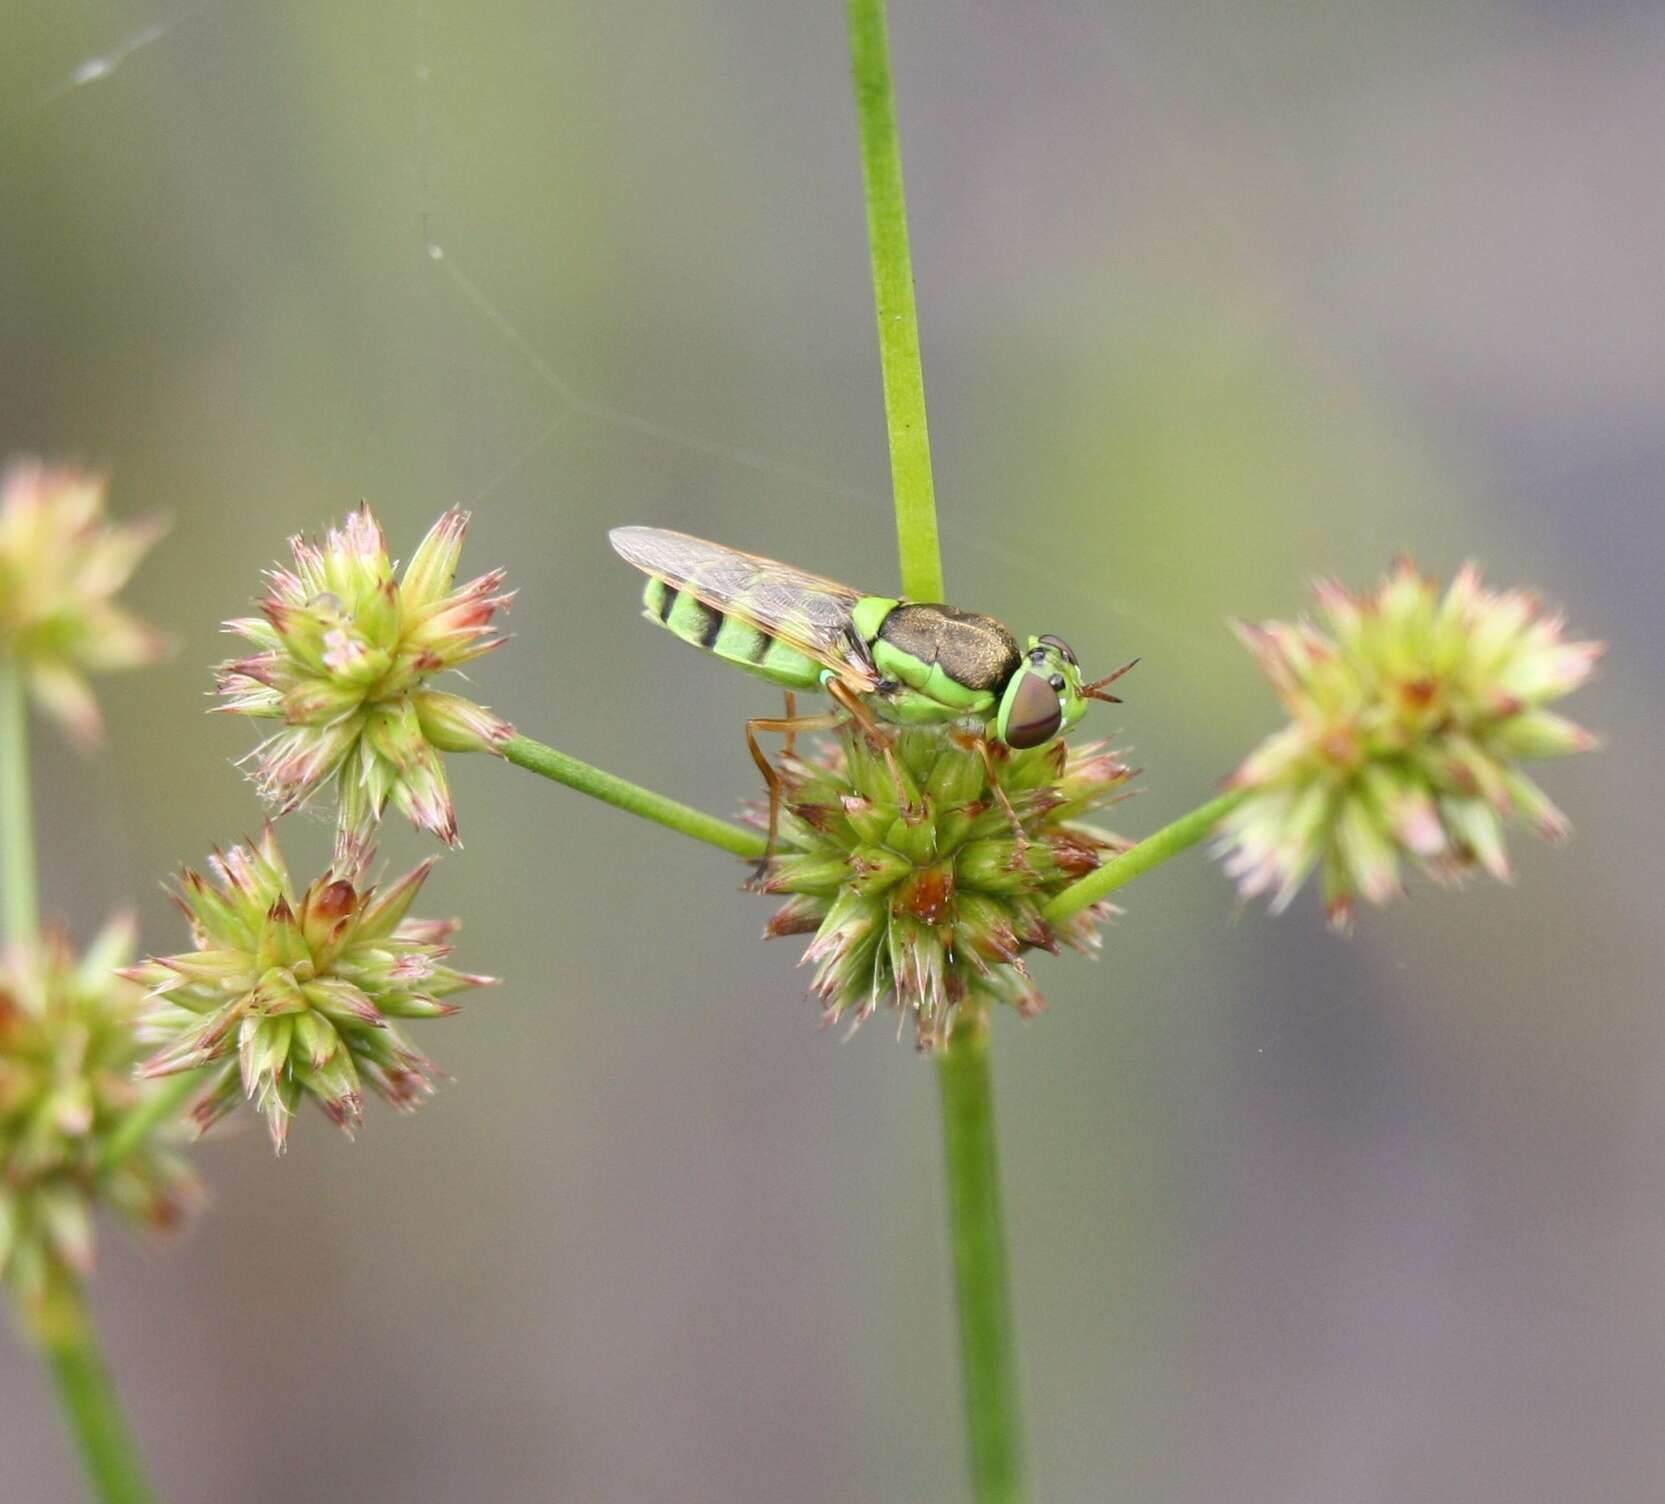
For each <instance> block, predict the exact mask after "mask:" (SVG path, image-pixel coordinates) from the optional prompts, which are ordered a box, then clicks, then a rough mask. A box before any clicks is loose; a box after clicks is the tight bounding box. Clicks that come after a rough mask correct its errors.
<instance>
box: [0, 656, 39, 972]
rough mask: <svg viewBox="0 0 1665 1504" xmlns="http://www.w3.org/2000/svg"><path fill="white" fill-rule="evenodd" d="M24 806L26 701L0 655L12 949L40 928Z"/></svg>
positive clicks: (19, 670) (0, 779) (2, 803)
mask: <svg viewBox="0 0 1665 1504" xmlns="http://www.w3.org/2000/svg"><path fill="white" fill-rule="evenodd" d="M35 884H36V878H35V820H34V811H33V810H32V809H31V807H30V803H29V702H28V696H27V694H26V693H25V689H24V683H23V666H22V665H21V664H20V663H19V662H18V661H17V659H15V658H12V657H0V905H3V906H0V920H3V923H4V929H5V936H6V939H7V940H8V941H9V942H10V943H11V944H13V945H17V944H21V943H23V942H25V941H28V940H30V939H33V937H34V935H35V932H36V930H37V929H38V928H39V927H40V909H39V901H38V899H37V898H36V886H35Z"/></svg>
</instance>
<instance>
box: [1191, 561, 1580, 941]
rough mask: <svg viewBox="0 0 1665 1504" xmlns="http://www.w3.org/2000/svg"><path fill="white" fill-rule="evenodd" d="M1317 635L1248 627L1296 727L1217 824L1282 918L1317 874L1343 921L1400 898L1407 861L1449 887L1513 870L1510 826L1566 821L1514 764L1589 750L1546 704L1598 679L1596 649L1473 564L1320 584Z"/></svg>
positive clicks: (1285, 626) (1251, 762) (1251, 773)
mask: <svg viewBox="0 0 1665 1504" xmlns="http://www.w3.org/2000/svg"><path fill="white" fill-rule="evenodd" d="M1316 594H1317V598H1318V608H1319V615H1320V618H1321V623H1314V622H1309V621H1301V622H1297V623H1288V622H1278V621H1270V622H1265V623H1263V624H1261V625H1259V626H1256V625H1252V624H1250V623H1247V622H1244V623H1239V624H1238V625H1237V632H1238V635H1239V636H1240V637H1241V638H1242V640H1243V642H1244V643H1245V645H1246V646H1247V647H1248V648H1249V650H1250V652H1252V653H1253V654H1254V656H1255V659H1256V661H1257V662H1258V663H1259V664H1260V666H1261V668H1262V670H1263V671H1264V672H1265V674H1266V676H1267V678H1269V679H1270V680H1271V682H1272V687H1273V688H1274V689H1275V690H1276V691H1277V694H1278V698H1279V699H1280V700H1282V701H1283V704H1284V708H1285V709H1286V710H1287V711H1288V712H1289V717H1290V721H1289V724H1288V725H1287V726H1286V727H1284V729H1283V730H1281V731H1278V732H1276V733H1274V734H1273V735H1272V736H1270V737H1268V738H1267V739H1266V740H1265V741H1264V742H1262V743H1261V745H1260V746H1259V747H1258V748H1257V749H1256V750H1255V751H1254V752H1253V753H1251V754H1250V756H1249V757H1248V759H1247V760H1246V761H1245V762H1244V763H1243V764H1242V766H1241V767H1239V768H1238V770H1237V772H1236V773H1235V774H1234V775H1233V777H1232V783H1233V785H1234V786H1236V787H1238V788H1242V789H1246V790H1248V791H1249V793H1248V797H1247V798H1246V799H1245V800H1244V801H1243V803H1242V804H1240V805H1239V806H1238V807H1237V808H1236V809H1235V810H1234V811H1233V812H1232V813H1231V814H1230V815H1229V816H1228V817H1227V818H1226V820H1225V821H1224V822H1223V824H1222V826H1221V838H1222V839H1221V847H1222V850H1223V852H1224V855H1225V858H1226V870H1227V872H1228V873H1229V874H1230V875H1231V876H1233V877H1235V878H1236V879H1237V883H1238V887H1239V890H1240V891H1241V892H1242V893H1243V894H1244V895H1245V896H1252V895H1255V894H1259V893H1270V894H1271V895H1272V904H1273V908H1274V909H1282V908H1283V907H1284V906H1285V905H1287V904H1288V903H1289V901H1290V899H1292V898H1293V897H1294V896H1295V893H1296V891H1297V890H1298V889H1299V888H1300V886H1301V884H1302V883H1303V882H1304V881H1305V880H1306V878H1307V875H1308V874H1309V873H1310V872H1311V871H1312V870H1313V869H1314V868H1315V867H1316V868H1318V869H1320V870H1321V872H1322V874H1323V883H1324V902H1325V906H1326V908H1327V910H1328V913H1329V916H1330V920H1331V923H1332V924H1334V925H1336V926H1337V927H1345V926H1346V925H1347V924H1348V923H1349V922H1350V921H1351V919H1352V916H1353V912H1354V909H1355V907H1356V905H1357V900H1358V899H1359V898H1360V897H1363V898H1364V899H1365V900H1366V901H1368V902H1370V903H1373V904H1383V903H1386V902H1388V901H1389V900H1390V899H1392V898H1393V897H1395V896H1396V895H1398V894H1399V893H1400V891H1401V885H1400V864H1401V861H1402V860H1408V861H1412V862H1414V863H1416V864H1417V865H1418V866H1420V867H1421V868H1422V869H1423V870H1424V871H1425V872H1427V873H1428V874H1429V875H1430V876H1431V877H1433V878H1435V879H1437V880H1439V881H1442V882H1450V881H1453V880H1455V879H1458V878H1461V877H1463V876H1465V875H1466V874H1467V873H1469V872H1471V871H1473V870H1474V869H1475V868H1480V869H1483V870H1485V871H1486V872H1489V873H1491V874H1492V876H1494V877H1497V878H1500V879H1505V880H1506V879H1507V878H1508V877H1509V876H1510V866H1509V857H1508V852H1507V849H1506V847H1505V843H1504V828H1505V826H1506V825H1507V824H1508V823H1509V822H1510V821H1512V820H1515V819H1524V820H1525V821H1526V822H1528V823H1529V824H1530V825H1531V826H1532V827H1533V828H1534V829H1536V830H1537V831H1538V833H1539V834H1540V835H1542V836H1544V837H1546V838H1548V839H1550V840H1560V839H1562V838H1564V837H1565V836H1566V834H1567V833H1568V829H1569V826H1568V823H1567V820H1566V817H1565V816H1564V815H1563V814H1562V813H1561V811H1560V810H1558V809H1557V808H1556V807H1555V805H1554V804H1553V803H1551V802H1550V799H1549V796H1548V795H1546V794H1545V793H1544V791H1543V790H1542V789H1540V788H1539V787H1538V785H1537V784H1536V783H1534V782H1533V781H1532V779H1531V778H1529V777H1528V776H1527V775H1526V774H1525V773H1524V772H1523V771H1522V770H1521V767H1520V764H1521V763H1522V762H1523V761H1525V760H1528V759H1532V758H1539V757H1553V756H1560V755H1564V754H1567V753H1571V752H1583V751H1586V750H1588V749H1589V748H1591V747H1593V746H1594V745H1595V738H1594V737H1592V736H1591V735H1590V733H1589V732H1588V731H1585V730H1584V729H1583V728H1582V727H1580V726H1577V725H1575V724H1574V723H1573V722H1571V721H1569V720H1567V719H1566V718H1565V717H1564V716H1561V715H1558V714H1556V713H1555V712H1554V711H1552V710H1549V709H1547V708H1546V707H1547V706H1548V705H1549V704H1550V702H1552V701H1554V700H1557V699H1560V698H1561V697H1562V696H1563V695H1567V694H1570V693H1571V692H1572V691H1573V690H1575V689H1577V688H1578V687H1579V685H1581V684H1583V683H1584V681H1585V680H1586V679H1588V678H1589V676H1590V674H1591V672H1592V670H1593V669H1594V667H1595V663H1596V660H1597V658H1598V657H1599V656H1600V655H1601V651H1602V645H1601V644H1600V643H1596V642H1569V641H1568V640H1567V639H1566V637H1565V636H1564V635H1563V630H1564V629H1563V622H1562V619H1561V617H1560V616H1558V615H1554V614H1549V613H1546V612H1545V611H1544V609H1543V607H1542V606H1541V605H1540V603H1539V602H1538V601H1537V600H1536V599H1535V598H1534V597H1533V596H1531V595H1529V594H1527V593H1526V592H1525V591H1520V590H1510V591H1504V592H1501V593H1499V592H1494V591H1490V590H1487V589H1485V588H1484V587H1483V586H1482V584H1481V581H1480V575H1479V572H1478V571H1477V570H1476V569H1475V568H1474V567H1473V566H1472V565H1470V566H1467V567H1465V568H1463V569H1462V570H1460V571H1459V572H1458V573H1457V576H1456V578H1455V579H1453V580H1452V582H1451V584H1450V586H1449V587H1448V588H1447V589H1445V590H1444V591H1443V592H1442V591H1441V590H1440V588H1439V586H1438V584H1437V583H1436V582H1435V581H1433V580H1430V579H1427V578H1425V577H1424V576H1423V575H1421V574H1419V573H1418V572H1417V570H1416V569H1415V568H1414V567H1413V566H1412V565H1411V564H1410V563H1409V562H1408V561H1407V562H1401V563H1400V564H1399V565H1398V566H1396V567H1395V569H1394V570H1393V571H1392V572H1391V573H1390V574H1389V575H1388V576H1387V577H1386V578H1385V579H1384V580H1383V581H1382V582H1381V583H1380V584H1379V585H1378V586H1377V587H1376V589H1375V590H1373V591H1371V592H1369V593H1368V594H1365V595H1350V594H1349V593H1348V592H1346V591H1345V590H1343V589H1342V588H1341V587H1340V586H1339V585H1336V584H1334V583H1331V582H1322V583H1320V584H1319V585H1318V586H1317V587H1316Z"/></svg>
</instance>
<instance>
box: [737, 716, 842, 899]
mask: <svg viewBox="0 0 1665 1504" xmlns="http://www.w3.org/2000/svg"><path fill="white" fill-rule="evenodd" d="M786 699H787V708H788V709H792V708H794V701H793V697H792V696H791V695H790V694H789V695H787V697H786ZM838 722H839V717H838V716H836V715H830V714H829V715H794V716H787V717H784V718H778V717H773V716H759V717H757V718H756V719H754V720H749V721H747V722H746V750H747V751H748V752H750V753H751V755H752V761H753V762H754V763H756V764H757V771H758V772H760V773H761V774H762V775H763V782H764V784H765V786H766V787H767V788H768V790H769V839H768V842H767V843H766V844H765V846H764V848H763V855H762V856H761V857H759V858H758V862H757V873H756V876H757V877H758V878H759V879H761V878H762V877H763V876H764V874H765V873H767V872H768V870H769V859H770V857H772V856H773V855H774V854H775V837H776V836H777V835H778V834H779V833H780V789H781V778H780V774H779V773H777V772H776V771H775V768H774V764H773V763H771V762H770V761H769V759H768V758H767V757H765V756H764V755H763V748H762V747H760V746H758V744H757V733H758V732H760V731H774V732H779V733H780V734H781V735H783V736H785V737H786V745H787V748H788V750H790V749H791V746H792V739H793V738H794V737H795V736H796V735H797V734H798V733H799V732H800V731H830V730H832V728H833V727H834V726H836V725H837V724H838Z"/></svg>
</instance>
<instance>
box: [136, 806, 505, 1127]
mask: <svg viewBox="0 0 1665 1504" xmlns="http://www.w3.org/2000/svg"><path fill="white" fill-rule="evenodd" d="M368 866H369V853H368V851H366V852H364V853H363V854H362V855H361V857H360V859H358V860H357V861H355V862H353V863H352V864H350V865H346V866H341V865H337V866H336V867H334V868H332V869H331V870H330V871H328V872H326V873H325V874H324V875H323V876H322V877H320V878H318V879H317V880H315V881H314V882H312V883H311V884H309V885H308V886H307V887H306V888H304V889H301V890H299V891H297V890H296V888H295V886H294V884H293V883H292V882H291V880H290V877H289V872H288V868H287V867H286V866H285V864H284V860H283V855H282V853H281V852H280V851H279V850H278V846H277V841H276V839H275V838H274V837H273V834H272V829H271V827H270V826H269V825H268V826H267V827H266V828H265V830H264V831H262V833H261V836H260V839H259V840H258V841H256V842H252V843H249V844H246V845H239V846H233V847H232V848H231V849H230V850H229V851H226V852H223V853H221V852H216V853H215V854H214V856H212V857H211V858H210V859H209V867H210V870H211V872H212V874H213V877H212V880H210V879H208V878H204V877H203V876H201V875H200V874H198V873H196V872H193V871H190V870H189V869H187V870H186V871H185V872H183V873H182V874H181V876H180V881H179V887H178V901H179V904H180V906H181V907H182V908H183V909H184V910H185V912H186V914H187V916H188V917H189V919H190V921H191V933H192V938H193V940H194V941H195V944H196V949H195V950H191V951H185V952H182V953H181V954H179V955H174V956H156V957H152V958H151V959H150V960H148V961H146V962H145V963H144V964H143V965H141V966H136V967H133V968H130V969H129V970H128V971H127V972H126V973H125V975H127V976H128V977H130V978H132V979H133V980H135V981H139V982H142V983H143V984H144V985H145V987H146V988H148V989H149V998H150V1001H149V1009H148V1012H147V1014H146V1018H145V1037H146V1038H147V1039H148V1040H149V1042H150V1043H151V1044H152V1045H154V1046H156V1049H155V1052H154V1053H153V1054H152V1055H151V1056H150V1058H149V1059H148V1060H147V1061H146V1062H145V1063H144V1066H143V1070H144V1072H145V1074H147V1075H152V1076H162V1075H167V1074H170V1073H171V1072H174V1071H182V1070H194V1069H197V1068H199V1067H201V1066H208V1065H216V1064H217V1065H218V1067H219V1068H218V1070H217V1071H216V1072H215V1073H214V1076H213V1079H212V1081H211V1084H210V1085H209V1088H208V1090H207V1092H206V1093H205V1095H204V1096H203V1097H202V1098H201V1099H200V1100H199V1101H198V1103H197V1104H196V1106H195V1107H194V1108H193V1110H192V1121H193V1122H194V1123H195V1124H196V1126H197V1127H198V1129H199V1131H200V1130H203V1129H206V1128H208V1127H209V1126H211V1125H212V1124H213V1123H214V1122H216V1121H217V1120H218V1119H219V1118H221V1117H222V1116H224V1115H225V1114H226V1113H227V1112H229V1111H230V1110H231V1108H232V1107H233V1106H234V1105H235V1103H236V1099H237V1096H238V1094H239V1089H240V1091H241V1094H242V1095H243V1096H246V1097H248V1098H250V1099H251V1100H252V1101H253V1102H254V1104H255V1107H256V1109H257V1110H258V1111H259V1112H260V1113H261V1114H262V1115H263V1116H264V1117H265V1119H266V1125H267V1128H268V1129H269V1130H270V1132H271V1136H272V1143H273V1146H274V1147H275V1148H276V1149H277V1150H278V1151H279V1152H280V1153H281V1152H282V1151H283V1149H284V1147H285V1146H286V1144H287V1143H288V1137H289V1125H290V1120H291V1119H292V1117H293V1116H294V1113H295V1109H296V1107H297V1106H298V1105H299V1103H300V1101H301V1099H302V1097H310V1098H311V1099H312V1100H313V1101H314V1102H316V1103H317V1104H318V1106H319V1107H320V1108H321V1109H322V1110H323V1112H324V1114H325V1116H327V1117H328V1118H329V1119H330V1120H331V1121H332V1122H333V1123H335V1124H336V1125H337V1126H338V1127H340V1128H342V1129H343V1130H345V1131H346V1132H347V1133H348V1134H349V1135H351V1134H352V1132H353V1131H354V1129H356V1128H357V1127H358V1125H359V1122H360V1119H361V1117H362V1113H363V1105H364V1089H365V1088H366V1087H368V1088H369V1089H370V1090H371V1091H373V1092H375V1093H377V1094H378V1095H379V1096H381V1097H382V1098H384V1099H385V1100H386V1101H388V1102H390V1103H391V1104H392V1105H393V1106H395V1107H398V1108H400V1109H402V1110H407V1111H408V1110H409V1109H411V1108H413V1107H415V1106H417V1105H418V1104H419V1103H420V1101H421V1100H422V1098H423V1097H425V1096H426V1095H428V1094H429V1093H430V1092H431V1091H432V1089H433V1081H434V1079H435V1078H436V1076H437V1075H438V1072H437V1070H436V1068H435V1067H434V1065H433V1063H432V1062H431V1061H429V1060H428V1059H427V1058H426V1057H425V1056H424V1055H422V1054H420V1053H419V1052H418V1051H417V1050H415V1049H414V1048H413V1047H412V1046H411V1045H410V1043H409V1042H408V1041H407V1040H406V1039H405V1037H404V1035H403V1034H402V1033H401V1032H400V1030H399V1028H398V1027H397V1025H396V1023H395V1020H404V1019H413V1018H444V1017H447V1016H448V1015H450V1014H452V1013H454V1012H456V1008H455V1005H453V1004H450V1003H446V1002H443V1001H442V999H443V998H446V997H448V996H450V995H451V994H453V993H457V992H463V991H466V990H467V989H468V988H471V987H485V986H490V985H492V984H493V982H494V979H493V978H491V977H485V976H478V975H475V974H474V973H471V972H464V971H457V970H455V969H454V968H452V967H451V966H448V965H446V964H445V959H446V957H447V956H449V954H450V946H449V945H448V944H447V943H446V941H447V939H448V937H449V936H450V934H451V932H452V930H454V929H455V925H454V924H453V923H451V922H448V921H434V920H421V919H412V918H410V917H409V911H410V906H411V904H412V902H413V901H414V900H415V898H416V895H417V894H418V892H420V890H421V888H422V884H423V882H424V881H426V879H427V876H428V873H429V871H430V870H432V866H433V864H432V862H431V861H429V862H423V863H422V864H421V865H420V866H418V867H415V868H413V869H412V870H411V871H409V872H407V873H406V874H405V875H404V876H403V877H401V878H398V879H396V880H395V881H394V882H392V883H390V884H388V885H387V886H386V887H385V888H381V889H377V888H374V887H370V886H367V885H366V881H365V873H366V870H367V868H368Z"/></svg>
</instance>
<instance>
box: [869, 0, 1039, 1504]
mask: <svg viewBox="0 0 1665 1504" xmlns="http://www.w3.org/2000/svg"><path fill="white" fill-rule="evenodd" d="M849 23H850V65H851V72H852V74H853V75H854V81H855V93H856V117H857V121H858V124H859V127H860V132H861V167H862V181H863V183H864V184H865V186H866V191H867V239H868V248H869V250H870V251H871V253H872V261H873V302H874V309H875V312H876V314H877V317H878V326H879V362H880V365H881V367H882V369H883V372H884V391H885V422H886V427H887V429H888V432H889V436H890V480H891V491H892V495H893V498H894V501H895V505H896V541H897V548H898V552H899V554H900V558H901V567H902V571H901V572H902V593H903V594H904V595H907V596H910V597H912V598H913V599H914V600H925V601H940V600H942V599H943V597H944V595H945V591H944V589H943V581H942V553H941V549H940V547H939V545H938V542H937V513H936V496H935V493H934V490H933V488H932V484H931V441H930V435H929V432H928V430H927V428H926V425H925V378H924V373H923V372H922V370H921V368H920V362H919V317H918V313H917V311H916V309H915V307H914V288H913V266H912V263H911V261H910V259H909V254H908V215H907V204H906V200H905V199H904V197H903V193H902V148H901V144H900V142H899V140H898V138H897V132H896V104H895V97H894V90H893V88H892V85H891V78H890V41H889V37H888V35H887V28H886V21H885V5H884V0H849ZM938 1070H939V1075H940V1086H941V1101H942V1126H943V1141H944V1147H945V1151H946V1158H945V1170H946V1174H947V1180H948V1205H949V1224H950V1230H951V1233H952V1237H953V1242H954V1278H955V1283H956V1287H957V1290H958V1304H959V1318H960V1365H961V1369H962V1372H963V1381H962V1382H963V1387H964V1390H965V1404H966V1421H967V1426H968V1428H969V1431H970V1441H971V1472H972V1487H973V1491H974V1494H975V1497H976V1499H977V1500H978V1504H1018V1501H1020V1500H1022V1499H1023V1498H1024V1495H1025V1482H1024V1473H1025V1466H1024V1452H1023V1416H1022V1411H1021V1407H1020V1404H1019V1396H1018V1382H1017V1338H1016V1332H1015V1330H1014V1327H1013V1323H1012V1300H1011V1291H1010V1281H1009V1278H1008V1275H1007V1270H1006V1232H1005V1224H1004V1223H1003V1221H1002V1220H1001V1211H1000V1172H999V1164H998V1161H997V1159H996V1155H995V1129H994V1096H993V1087H992V1077H991V1075H990V1071H989V1058H988V1029H987V1023H986V1020H983V1019H965V1020H962V1021H961V1024H960V1027H959V1028H957V1029H956V1030H955V1031H954V1035H953V1037H952V1039H951V1041H950V1043H949V1045H948V1047H947V1049H945V1050H944V1051H943V1054H942V1059H941V1063H940V1065H939V1067H938Z"/></svg>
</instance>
